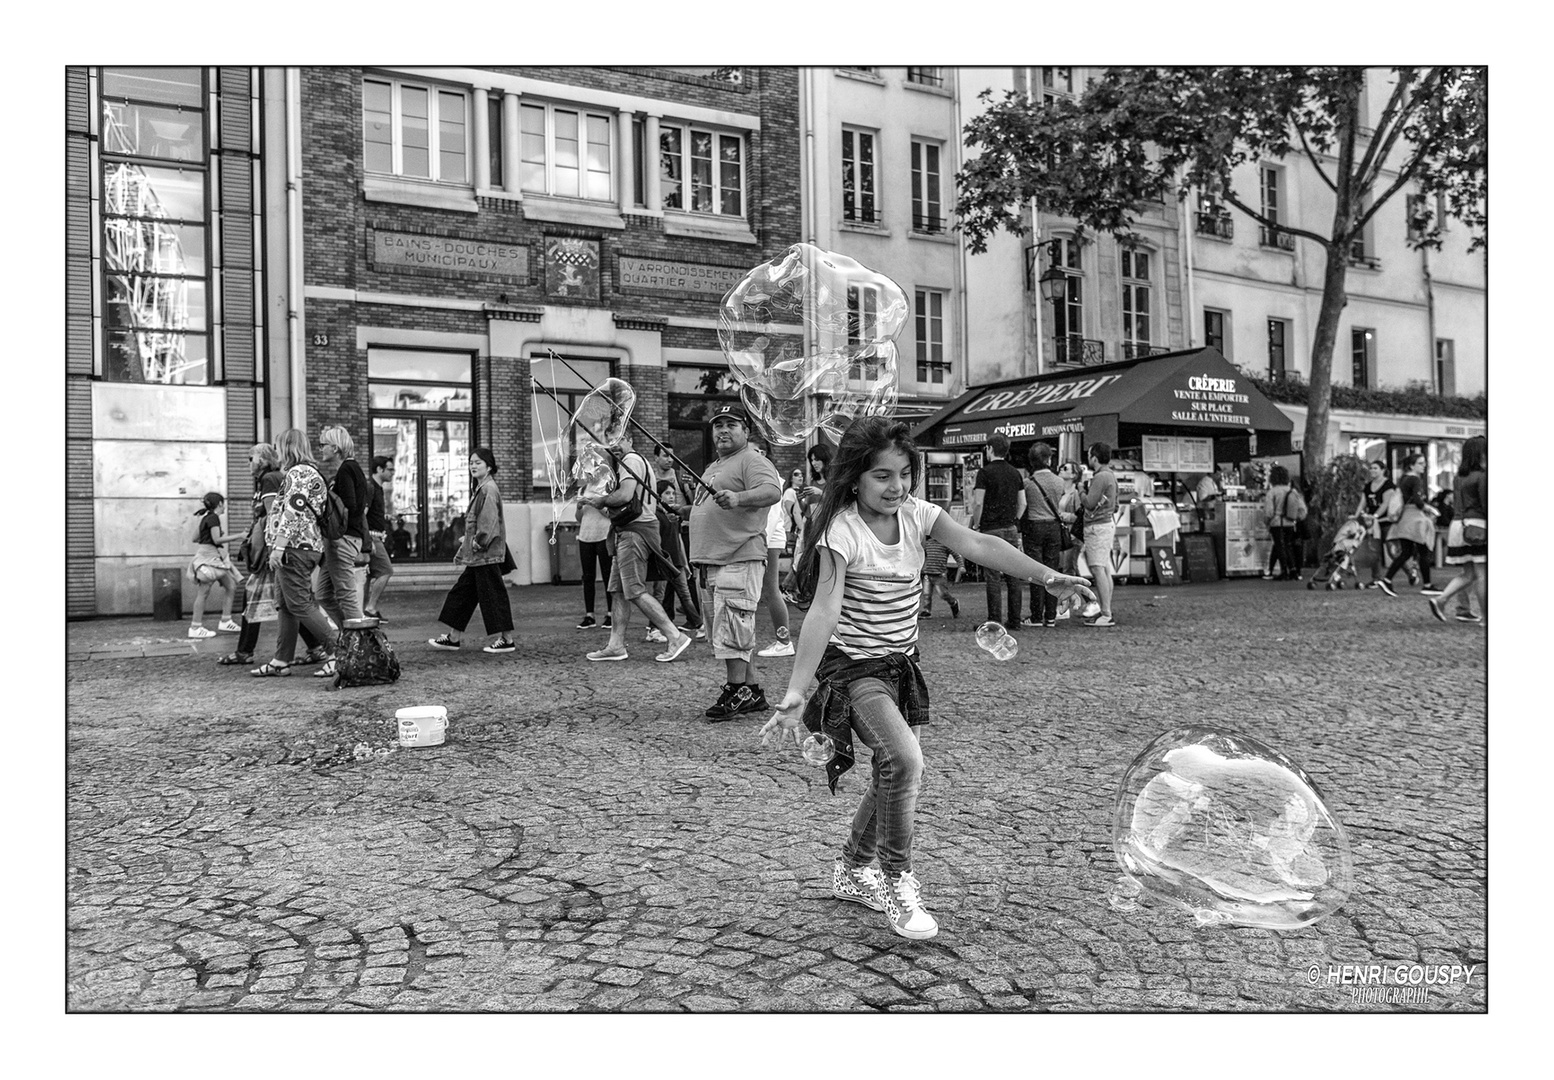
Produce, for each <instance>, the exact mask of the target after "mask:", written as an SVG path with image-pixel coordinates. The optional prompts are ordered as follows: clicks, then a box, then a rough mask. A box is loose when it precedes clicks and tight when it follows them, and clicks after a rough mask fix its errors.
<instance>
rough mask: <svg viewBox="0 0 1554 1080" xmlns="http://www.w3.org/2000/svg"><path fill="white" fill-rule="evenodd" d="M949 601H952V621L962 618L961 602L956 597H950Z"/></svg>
mask: <svg viewBox="0 0 1554 1080" xmlns="http://www.w3.org/2000/svg"><path fill="white" fill-rule="evenodd" d="M949 600H950V618H952V619H958V618H960V601H959V600H957V599H955V597H953V596H952V597H950V598H949Z"/></svg>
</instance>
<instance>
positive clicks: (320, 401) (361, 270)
mask: <svg viewBox="0 0 1554 1080" xmlns="http://www.w3.org/2000/svg"><path fill="white" fill-rule="evenodd" d="M300 102H301V116H300V131H301V156H302V166H303V169H302V172H303V176H304V178H305V182H304V184H303V199H302V203H303V205H302V226H301V228H302V234H303V248H304V252H303V255H304V257H303V266H304V289H303V295H304V310H303V318H304V324H305V339H306V342H307V351H306V382H305V387H306V393H305V400H306V417H305V419H304V420H302V421H301V422H304V423H305V425H306V428H307V430H308V432H309V434H310V435H312V436H314V437H316V435H317V432H318V431H319V430H321V429H322V428H323V427H324V426H327V425H328V424H331V423H340V424H343V425H344V426H345V427H346V428H347V429H348V430H349V431H350V432H351V433H352V436H353V438H354V439H355V441H356V444H357V450H356V452H357V457H358V458H359V459H360V460H362V461H363V463H364V464H365V463H366V462H367V460H368V459H369V458H370V457H371V456H373V455H379V454H381V455H384V456H386V457H390V458H393V459H394V460H395V462H396V466H397V469H396V471H397V478H396V482H395V485H394V488H395V490H394V506H393V510H392V514H393V516H394V517H395V518H396V519H397V521H396V533H397V535H398V540H397V547H398V552H397V554H398V557H399V559H400V562H401V567H402V572H404V573H408V574H410V575H411V576H415V575H416V574H417V573H420V574H423V575H428V574H429V575H433V576H435V575H437V574H438V573H439V571H438V570H437V569H436V568H438V567H442V566H446V564H447V562H448V560H449V559H450V558H451V555H452V548H451V544H452V540H453V537H454V536H455V535H456V533H457V530H458V528H459V527H461V525H462V521H461V519H460V517H461V515H462V512H463V508H464V504H465V502H466V501H467V497H468V492H467V468H466V466H465V462H466V461H467V459H468V455H469V450H470V449H471V448H472V447H474V446H477V445H485V446H489V447H490V448H491V449H492V450H493V452H494V453H495V454H496V457H497V460H498V462H499V464H500V466H501V473H500V476H499V480H500V482H501V485H502V490H503V494H504V497H505V498H506V500H507V501H508V532H509V536H510V537H515V536H524V535H527V536H528V537H529V543H528V544H524V543H522V542H519V543H516V544H515V545H514V547H515V548H516V549H517V550H516V551H515V557H516V558H517V560H518V563H519V569H518V571H517V573H516V574H515V575H514V578H515V580H517V581H519V582H526V581H543V580H548V579H549V564H548V560H549V554H548V548H549V545H548V542H547V540H548V537H547V536H546V525H547V523H548V522H550V521H551V520H552V519H554V518H556V517H557V516H558V514H559V516H560V517H561V519H562V520H570V519H571V510H570V507H569V506H566V507H559V508H558V506H557V505H556V504H555V503H554V502H553V501H552V495H553V492H552V490H551V483H550V478H549V477H548V475H547V472H546V460H545V458H546V454H545V443H546V442H547V441H551V442H553V441H554V439H555V438H556V437H557V434H558V432H559V431H560V429H561V428H562V427H563V426H564V424H565V421H566V414H565V412H563V411H560V410H558V409H557V407H556V406H555V405H553V404H551V400H550V398H549V397H548V396H547V395H545V394H543V393H540V392H539V391H536V390H535V389H534V381H538V382H540V383H541V384H543V385H544V386H545V387H546V388H548V389H550V390H552V391H554V392H556V393H557V394H558V395H560V396H561V398H562V400H563V402H564V403H566V404H567V405H568V407H571V406H575V404H576V402H577V401H578V400H580V398H581V396H582V394H583V393H585V392H586V390H587V389H589V388H590V387H591V386H593V385H596V384H597V383H598V382H599V381H600V380H602V379H603V378H606V377H610V376H615V377H619V378H622V379H624V380H626V381H627V382H629V383H630V384H631V385H632V387H633V388H634V389H635V390H636V393H637V407H636V411H635V414H634V416H635V419H637V421H638V422H639V423H641V424H642V426H643V427H644V428H645V429H646V430H647V431H648V432H649V433H650V434H651V435H653V436H654V437H656V438H662V439H666V440H668V441H669V442H670V443H671V444H672V445H673V446H674V448H675V449H676V451H677V453H679V454H680V456H681V457H682V458H684V459H685V460H686V461H687V463H688V464H690V465H692V466H693V467H696V468H700V467H701V465H702V464H703V463H704V462H705V460H706V458H707V455H708V453H709V452H710V447H709V445H708V444H707V442H706V441H705V434H704V431H703V429H702V426H701V424H700V421H701V419H702V418H703V417H705V415H706V414H707V411H708V409H709V407H710V404H711V403H712V402H714V401H717V400H719V399H721V398H723V397H726V396H729V395H730V394H731V390H730V388H729V386H728V380H727V377H726V372H727V365H726V361H725V359H724V357H723V355H722V352H721V350H720V349H719V346H718V339H717V332H716V327H717V312H718V303H719V301H720V299H721V297H722V295H723V293H724V292H725V291H727V289H728V288H729V287H730V286H731V285H732V284H733V283H734V282H736V281H737V280H739V278H740V277H742V276H743V275H744V273H745V272H746V271H748V270H749V268H751V267H753V266H755V265H756V264H758V263H760V262H763V261H765V260H766V259H768V258H770V257H772V256H773V255H774V254H776V253H778V252H780V251H782V250H783V249H784V248H785V247H787V246H788V245H790V244H792V243H795V242H797V241H798V240H799V239H800V213H801V210H800V171H799V169H798V167H797V163H798V160H799V143H800V130H799V111H798V106H799V102H798V75H797V73H796V72H795V71H794V70H793V69H749V68H747V69H737V70H730V69H720V70H717V71H714V70H712V69H671V68H436V69H424V68H414V69H411V68H383V69H362V68H320V69H303V70H302V72H301V93H300ZM648 148H652V152H651V153H649V152H648ZM553 356H554V357H557V358H559V360H557V359H553ZM561 361H564V363H563V362H561ZM637 442H638V448H639V449H642V450H644V451H645V450H648V449H649V446H648V445H647V443H648V440H645V439H642V438H641V437H640V436H639V437H638V440H637ZM802 453H803V451H802V448H800V447H795V448H782V447H777V448H773V457H774V459H775V460H776V461H777V463H778V465H779V467H782V468H787V467H791V466H792V465H794V464H797V463H798V462H799V461H800V460H802Z"/></svg>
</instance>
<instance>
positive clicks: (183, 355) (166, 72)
mask: <svg viewBox="0 0 1554 1080" xmlns="http://www.w3.org/2000/svg"><path fill="white" fill-rule="evenodd" d="M101 87H102V90H101V94H102V100H101V103H100V105H101V109H102V119H103V122H102V141H101V153H102V193H103V194H102V230H103V235H102V268H103V296H104V306H103V329H104V333H105V335H106V348H105V350H104V362H103V377H104V378H105V379H109V380H113V381H116V382H144V383H164V384H179V385H204V384H207V383H209V382H210V381H211V378H212V373H211V370H210V364H209V329H210V326H209V311H208V308H209V305H208V302H207V294H208V274H209V267H208V260H207V252H208V250H209V239H208V231H209V230H208V225H207V221H208V218H209V214H208V196H207V194H206V191H207V187H208V184H209V177H208V176H207V174H206V171H205V162H206V150H205V113H204V110H203V109H202V108H200V106H201V104H202V103H203V102H204V100H205V82H204V78H203V75H202V73H201V71H200V69H199V68H197V67H190V68H165V67H164V68H103V69H102V80H101Z"/></svg>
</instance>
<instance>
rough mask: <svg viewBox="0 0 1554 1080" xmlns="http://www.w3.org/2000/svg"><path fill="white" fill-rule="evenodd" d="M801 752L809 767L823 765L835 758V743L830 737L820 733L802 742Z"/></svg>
mask: <svg viewBox="0 0 1554 1080" xmlns="http://www.w3.org/2000/svg"><path fill="white" fill-rule="evenodd" d="M801 752H802V753H803V755H804V760H805V761H807V762H809V763H810V764H811V765H824V764H825V763H826V762H828V761H830V760H831V759H832V758H833V757H835V756H836V743H835V742H833V741H832V739H831V736H829V735H827V734H825V733H824V732H820V733H817V734H814V735H811V736H810V737H809V738H807V739H805V740H804V746H803V748H802V750H801Z"/></svg>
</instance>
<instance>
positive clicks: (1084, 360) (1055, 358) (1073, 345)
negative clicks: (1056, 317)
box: [1052, 334, 1106, 367]
mask: <svg viewBox="0 0 1554 1080" xmlns="http://www.w3.org/2000/svg"><path fill="white" fill-rule="evenodd" d="M1052 344H1053V348H1052V362H1053V363H1055V364H1078V365H1083V366H1085V367H1090V366H1092V365H1094V364H1104V363H1106V342H1104V341H1093V340H1091V339H1090V338H1085V337H1080V336H1079V335H1078V334H1064V335H1062V336H1061V337H1059V338H1057V340H1055V341H1054V342H1053V343H1052Z"/></svg>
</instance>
